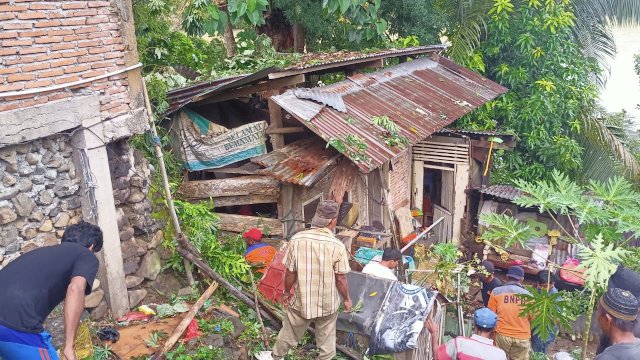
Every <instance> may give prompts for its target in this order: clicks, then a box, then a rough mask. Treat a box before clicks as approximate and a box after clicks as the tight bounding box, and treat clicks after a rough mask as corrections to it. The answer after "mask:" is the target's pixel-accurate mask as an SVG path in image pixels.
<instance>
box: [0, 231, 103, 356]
mask: <svg viewBox="0 0 640 360" xmlns="http://www.w3.org/2000/svg"><path fill="white" fill-rule="evenodd" d="M100 249H102V231H101V230H100V228H99V227H97V226H95V225H92V224H89V223H87V222H84V221H82V222H80V223H79V224H75V225H71V226H69V227H68V228H67V229H66V230H65V232H64V235H63V236H62V243H61V244H60V245H54V246H47V247H42V248H39V249H36V250H33V251H30V252H28V253H26V254H24V255H22V256H20V257H19V258H17V259H16V260H14V261H13V262H11V263H10V264H9V265H7V266H5V267H4V268H3V269H2V270H0V289H1V290H0V358H2V359H3V360H32V359H34V360H35V359H42V360H58V355H57V353H56V350H55V348H54V347H53V345H52V344H51V335H49V333H47V332H46V331H44V328H43V326H42V324H43V323H44V321H45V319H46V318H47V316H49V314H50V313H51V311H53V309H54V308H55V307H56V306H58V304H60V303H61V302H62V300H64V323H65V324H64V325H65V342H64V350H63V354H64V359H66V360H76V356H75V352H74V344H75V339H76V332H77V330H78V325H79V323H80V316H81V315H82V312H83V311H84V297H85V296H86V295H89V294H90V293H91V288H92V286H93V280H94V279H95V277H96V274H97V273H98V258H96V256H95V254H94V253H96V252H98V251H100Z"/></svg>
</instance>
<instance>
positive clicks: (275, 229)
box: [218, 213, 283, 236]
mask: <svg viewBox="0 0 640 360" xmlns="http://www.w3.org/2000/svg"><path fill="white" fill-rule="evenodd" d="M218 217H220V230H222V231H229V232H234V233H242V232H245V231H247V230H249V229H250V228H252V227H257V228H258V229H261V230H262V231H265V230H269V236H282V235H283V232H282V223H281V222H280V220H278V219H271V218H262V217H258V216H246V215H235V214H223V213H218Z"/></svg>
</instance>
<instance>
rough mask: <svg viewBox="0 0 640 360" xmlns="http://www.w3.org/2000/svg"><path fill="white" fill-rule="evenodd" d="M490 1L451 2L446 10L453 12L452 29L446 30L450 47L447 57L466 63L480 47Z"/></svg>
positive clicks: (452, 0)
mask: <svg viewBox="0 0 640 360" xmlns="http://www.w3.org/2000/svg"><path fill="white" fill-rule="evenodd" d="M492 4H493V1H490V0H450V1H449V4H448V5H447V6H446V7H445V9H450V10H452V12H451V14H449V16H450V18H451V19H452V22H451V23H452V24H454V25H453V26H452V28H451V29H447V30H445V34H446V36H447V39H448V41H449V42H450V45H451V46H450V47H449V49H448V50H447V55H448V56H449V57H451V58H452V59H453V60H454V61H456V62H459V63H464V61H466V60H467V59H468V58H469V56H470V55H471V54H472V53H473V51H474V50H475V48H476V47H477V46H478V45H479V43H480V40H481V39H482V36H483V35H484V34H485V33H486V30H487V24H486V19H487V18H488V13H489V10H490V9H491V6H492Z"/></svg>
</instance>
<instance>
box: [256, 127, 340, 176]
mask: <svg viewBox="0 0 640 360" xmlns="http://www.w3.org/2000/svg"><path fill="white" fill-rule="evenodd" d="M339 156H340V153H338V152H337V151H336V150H334V149H333V148H326V144H325V143H324V141H322V140H320V139H318V138H316V137H313V138H309V139H304V140H298V141H295V142H293V143H291V144H289V145H287V146H285V147H283V148H281V149H278V150H274V151H272V152H270V153H268V154H264V155H260V156H257V157H254V158H252V159H251V162H253V163H255V164H258V165H261V166H264V167H265V169H262V170H258V171H256V173H257V174H260V175H269V176H272V177H274V178H276V179H278V180H280V181H284V182H288V183H292V184H297V185H304V186H311V185H313V184H314V183H315V181H316V180H318V178H319V176H320V175H322V173H323V172H324V170H326V169H327V168H329V167H330V166H332V165H333V164H335V162H336V160H337V159H338V157H339Z"/></svg>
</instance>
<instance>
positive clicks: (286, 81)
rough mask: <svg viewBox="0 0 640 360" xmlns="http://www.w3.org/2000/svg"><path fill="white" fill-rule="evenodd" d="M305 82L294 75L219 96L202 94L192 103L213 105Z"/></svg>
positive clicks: (301, 75) (300, 75) (301, 77)
mask: <svg viewBox="0 0 640 360" xmlns="http://www.w3.org/2000/svg"><path fill="white" fill-rule="evenodd" d="M304 80H305V78H304V75H303V74H299V75H294V76H290V77H286V78H282V79H277V80H270V81H265V82H261V83H258V84H255V85H250V86H245V87H241V88H239V89H234V90H229V91H224V92H222V93H219V94H217V95H216V94H215V93H214V94H204V95H202V96H198V97H196V98H195V99H194V100H193V102H194V103H195V102H198V105H206V104H213V103H218V102H222V101H227V100H232V99H237V98H239V97H246V96H249V95H251V94H256V93H259V92H263V91H270V90H278V89H281V88H284V87H288V86H293V85H297V84H301V83H303V82H304Z"/></svg>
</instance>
